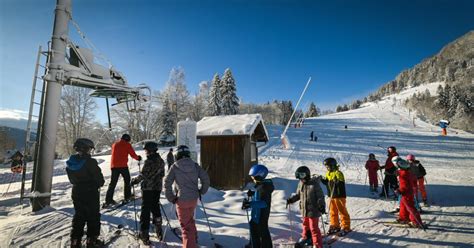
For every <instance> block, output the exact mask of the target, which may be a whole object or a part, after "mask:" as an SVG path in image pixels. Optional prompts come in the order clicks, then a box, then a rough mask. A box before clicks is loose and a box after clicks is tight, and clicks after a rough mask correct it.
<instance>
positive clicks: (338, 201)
mask: <svg viewBox="0 0 474 248" xmlns="http://www.w3.org/2000/svg"><path fill="white" fill-rule="evenodd" d="M324 165H325V166H326V169H327V170H328V172H327V173H326V177H325V178H322V179H321V182H322V183H323V184H324V185H326V187H327V191H328V194H329V217H330V225H329V231H328V234H336V233H337V234H338V236H344V235H346V234H347V233H349V232H351V218H350V216H349V212H348V211H347V208H346V184H345V179H344V174H342V172H341V171H340V170H339V165H338V164H337V161H336V159H334V158H326V159H325V160H324ZM339 218H340V220H341V222H339ZM341 228H342V230H341Z"/></svg>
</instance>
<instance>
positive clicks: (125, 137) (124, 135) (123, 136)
mask: <svg viewBox="0 0 474 248" xmlns="http://www.w3.org/2000/svg"><path fill="white" fill-rule="evenodd" d="M121 139H123V140H125V141H127V142H130V140H132V137H130V135H128V134H126V133H125V134H123V135H122V138H121Z"/></svg>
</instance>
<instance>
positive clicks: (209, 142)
mask: <svg viewBox="0 0 474 248" xmlns="http://www.w3.org/2000/svg"><path fill="white" fill-rule="evenodd" d="M200 139H201V165H202V166H203V168H204V169H206V170H207V173H208V174H209V177H210V178H211V186H213V187H215V188H218V189H240V188H241V187H242V186H243V184H244V181H245V180H247V179H248V178H247V175H248V171H249V169H250V139H249V137H248V136H209V137H200Z"/></svg>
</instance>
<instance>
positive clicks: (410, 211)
mask: <svg viewBox="0 0 474 248" xmlns="http://www.w3.org/2000/svg"><path fill="white" fill-rule="evenodd" d="M399 220H402V221H408V220H410V221H411V222H412V223H414V224H416V225H419V224H421V217H420V213H418V211H417V210H416V208H415V199H414V196H413V195H412V194H409V195H405V196H402V199H401V200H400V216H399Z"/></svg>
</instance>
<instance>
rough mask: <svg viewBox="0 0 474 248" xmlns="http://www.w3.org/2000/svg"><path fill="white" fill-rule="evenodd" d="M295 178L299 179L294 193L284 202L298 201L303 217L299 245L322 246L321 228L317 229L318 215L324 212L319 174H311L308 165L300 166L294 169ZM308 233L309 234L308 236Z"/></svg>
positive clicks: (319, 247) (320, 247) (324, 206)
mask: <svg viewBox="0 0 474 248" xmlns="http://www.w3.org/2000/svg"><path fill="white" fill-rule="evenodd" d="M295 177H296V179H298V180H299V183H298V188H297V189H296V194H293V195H292V196H291V197H290V198H288V199H287V200H286V204H287V205H288V204H293V203H295V202H297V201H300V210H301V216H302V217H303V218H302V219H303V223H302V225H303V231H302V233H301V239H300V241H299V242H298V246H299V247H304V246H305V245H313V246H315V247H317V248H322V247H323V239H322V236H321V230H319V226H318V222H319V217H321V215H322V214H325V213H326V204H325V202H324V193H323V190H322V189H321V186H320V183H321V181H320V176H317V177H316V176H313V177H312V176H311V172H310V170H309V168H308V167H306V166H301V167H299V168H298V169H296V172H295ZM308 233H309V234H310V236H308Z"/></svg>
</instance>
